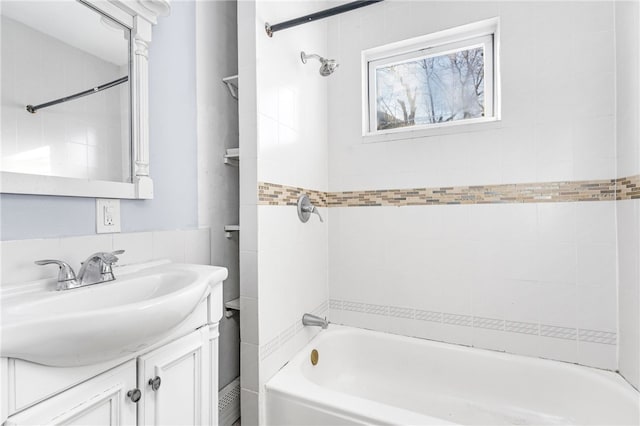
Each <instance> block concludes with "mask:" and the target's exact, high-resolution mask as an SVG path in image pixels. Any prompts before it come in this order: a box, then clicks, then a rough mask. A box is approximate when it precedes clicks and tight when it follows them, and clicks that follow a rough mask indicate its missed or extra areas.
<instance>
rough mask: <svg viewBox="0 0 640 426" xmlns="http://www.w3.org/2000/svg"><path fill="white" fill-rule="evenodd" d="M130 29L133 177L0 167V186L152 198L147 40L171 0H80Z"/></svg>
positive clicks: (50, 192) (6, 189)
mask: <svg viewBox="0 0 640 426" xmlns="http://www.w3.org/2000/svg"><path fill="white" fill-rule="evenodd" d="M78 1H79V2H80V3H84V4H85V5H87V6H88V7H91V8H93V9H96V10H98V11H99V12H100V13H102V14H104V15H107V16H109V17H110V18H112V19H114V20H115V21H118V22H119V23H121V24H122V25H124V26H125V27H127V28H129V30H130V31H131V39H132V43H131V52H130V55H131V66H130V79H129V80H130V82H131V163H132V178H131V180H132V182H131V183H128V182H110V181H100V180H88V179H77V178H67V177H58V176H43V175H32V174H26V173H14V172H1V174H0V192H2V193H8V194H36V195H57V196H68V197H96V198H123V199H152V198H153V181H152V180H151V177H150V176H149V56H148V52H149V45H150V44H151V33H152V27H153V25H156V24H157V23H158V17H161V16H168V15H169V13H170V12H171V3H170V0H78Z"/></svg>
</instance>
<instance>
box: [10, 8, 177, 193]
mask: <svg viewBox="0 0 640 426" xmlns="http://www.w3.org/2000/svg"><path fill="white" fill-rule="evenodd" d="M168 11H169V3H168V2H167V0H147V1H146V2H126V3H125V2H118V1H113V2H105V1H94V0H85V1H56V2H51V1H29V2H26V1H3V2H2V3H1V4H0V19H1V20H2V21H1V25H0V28H1V54H2V61H1V67H2V69H1V72H2V74H1V75H2V94H1V107H2V117H1V120H2V121H1V129H2V130H1V132H2V133H1V151H0V160H1V161H0V171H1V172H2V186H1V188H0V189H1V191H2V192H5V193H21V194H47V195H71V196H89V197H107V198H152V196H153V186H152V182H151V179H150V178H149V175H148V168H149V165H148V128H147V127H148V124H147V123H148V116H147V115H148V113H147V111H148V93H147V92H148V89H147V87H148V83H147V74H148V58H147V51H148V45H149V42H150V39H151V25H152V24H155V23H156V19H157V16H162V15H166V14H168Z"/></svg>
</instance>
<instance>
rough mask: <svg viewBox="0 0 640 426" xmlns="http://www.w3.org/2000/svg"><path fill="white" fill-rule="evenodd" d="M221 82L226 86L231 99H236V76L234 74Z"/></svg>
mask: <svg viewBox="0 0 640 426" xmlns="http://www.w3.org/2000/svg"><path fill="white" fill-rule="evenodd" d="M222 82H223V83H224V84H226V86H227V89H229V93H230V94H231V97H232V98H233V99H238V75H237V74H236V75H232V76H230V77H225V78H223V79H222Z"/></svg>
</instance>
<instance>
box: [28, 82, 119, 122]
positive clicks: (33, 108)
mask: <svg viewBox="0 0 640 426" xmlns="http://www.w3.org/2000/svg"><path fill="white" fill-rule="evenodd" d="M127 81H129V77H128V76H124V77H120V78H119V79H117V80H113V81H110V82H108V83H105V84H103V85H101V86H96V87H94V88H93V89H89V90H85V91H83V92H79V93H75V94H73V95H70V96H66V97H64V98H60V99H56V100H55V101H50V102H45V103H43V104H40V105H27V111H29V112H30V113H31V114H35V113H36V111H38V110H39V109H42V108H47V107H50V106H53V105H57V104H61V103H63V102H69V101H72V100H74V99H78V98H81V97H83V96H88V95H92V94H94V93H98V92H101V91H103V90H105V89H109V88H110V87H113V86H117V85H119V84H122V83H126V82H127Z"/></svg>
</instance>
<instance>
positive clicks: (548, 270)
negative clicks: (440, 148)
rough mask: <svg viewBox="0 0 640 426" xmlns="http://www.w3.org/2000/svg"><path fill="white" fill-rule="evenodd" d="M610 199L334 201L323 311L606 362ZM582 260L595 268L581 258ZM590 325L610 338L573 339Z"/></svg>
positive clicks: (340, 318) (611, 296) (612, 331)
mask: <svg viewBox="0 0 640 426" xmlns="http://www.w3.org/2000/svg"><path fill="white" fill-rule="evenodd" d="M614 208H615V203H614V202H598V203H572V204H568V203H549V204H504V205H450V206H415V207H411V206H410V207H400V208H398V207H348V208H332V209H331V227H330V231H329V265H330V269H329V286H330V297H331V299H332V301H333V300H334V301H336V302H335V303H334V306H333V308H332V309H331V314H330V315H331V316H330V319H331V320H332V321H336V322H340V323H344V324H348V325H354V326H360V327H365V328H374V329H378V330H383V331H390V332H394V333H399V334H409V335H413V336H419V337H425V338H430V339H436V340H442V341H447V342H453V343H462V344H467V345H474V346H480V347H483V348H489V349H495V350H509V351H515V352H517V353H521V354H528V355H534V356H542V357H547V358H554V359H561V360H565V361H571V362H578V361H579V360H580V361H582V362H585V363H589V365H596V366H599V367H606V368H610V369H615V368H616V362H615V354H616V346H615V335H616V331H617V311H616V309H617V308H616V305H617V300H616V271H615V210H614ZM576 224H577V225H576ZM577 227H579V228H580V229H581V231H580V232H577V231H576V229H577ZM585 227H589V232H586V231H582V229H584V228H585ZM594 256H598V258H597V259H594V258H593V257H594ZM587 264H588V265H589V266H588V267H587V268H589V267H591V268H594V266H593V265H595V268H594V269H596V270H597V274H589V275H586V274H585V271H584V270H583V269H581V268H579V265H580V266H582V267H585V266H584V265H587ZM602 264H603V265H602ZM599 265H602V267H599ZM340 303H343V304H342V305H340ZM347 303H349V304H350V305H347ZM378 307H379V308H378ZM385 309H387V310H385ZM588 330H596V331H599V332H604V333H607V334H606V336H607V338H608V339H613V344H609V343H611V341H610V340H608V341H607V344H602V343H593V344H589V345H585V344H582V343H584V342H583V341H581V340H580V337H579V333H580V332H583V331H588ZM522 334H530V335H531V336H533V337H532V338H529V337H523V336H522ZM584 336H586V335H584ZM584 336H583V337H584ZM584 338H587V337H584ZM511 339H514V341H513V342H512V341H511ZM579 341H580V343H581V344H580V345H579V344H578V343H579ZM588 343H592V342H588ZM598 344H599V345H601V346H606V347H600V346H597V345H598ZM594 345H595V346H594ZM594 347H597V348H598V350H597V353H593V354H592V353H590V352H589V351H590V350H591V349H593V348H594Z"/></svg>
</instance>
